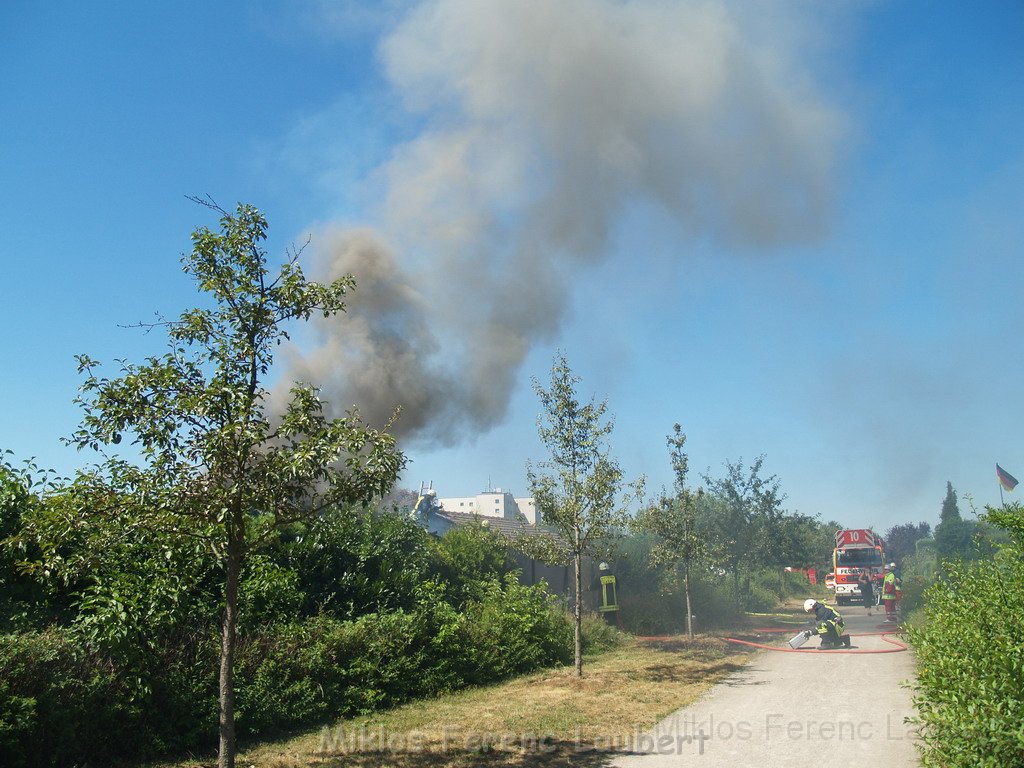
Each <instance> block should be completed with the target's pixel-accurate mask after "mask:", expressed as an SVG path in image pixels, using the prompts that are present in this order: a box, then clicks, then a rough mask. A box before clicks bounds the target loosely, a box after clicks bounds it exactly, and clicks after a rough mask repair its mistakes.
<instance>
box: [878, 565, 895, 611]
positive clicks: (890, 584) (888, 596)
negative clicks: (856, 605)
mask: <svg viewBox="0 0 1024 768" xmlns="http://www.w3.org/2000/svg"><path fill="white" fill-rule="evenodd" d="M895 567H896V564H895V563H890V564H889V565H887V566H885V568H884V569H883V570H882V572H883V573H884V574H885V577H884V578H883V579H882V604H883V605H884V606H885V620H886V621H896V597H897V594H896V588H897V582H898V581H899V579H897V578H896V572H895Z"/></svg>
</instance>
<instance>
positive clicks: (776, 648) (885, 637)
mask: <svg viewBox="0 0 1024 768" xmlns="http://www.w3.org/2000/svg"><path fill="white" fill-rule="evenodd" d="M879 629H886V630H888V631H885V632H858V633H857V634H851V635H850V637H881V638H882V641H883V642H886V643H889V644H890V645H894V646H897V647H895V648H845V649H844V648H834V649H827V650H824V649H818V648H780V647H779V646H777V645H766V644H764V643H754V642H751V641H749V640H739V639H737V638H735V637H727V638H725V640H726V642H728V643H736V644H737V645H747V646H750V647H751V648H763V649H765V650H767V651H781V652H782V653H807V652H809V651H818V650H823V652H824V653H902V652H903V651H906V650H909V648H908V646H907V645H906V644H905V643H902V642H900V641H899V640H892V639H890V636H891V635H895V634H897V633H898V632H899V630H898V629H890V628H888V627H879ZM753 631H754V632H765V633H768V632H789V631H790V630H788V629H780V628H777V627H761V628H759V629H754V630H753Z"/></svg>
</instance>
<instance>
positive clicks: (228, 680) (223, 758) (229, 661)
mask: <svg viewBox="0 0 1024 768" xmlns="http://www.w3.org/2000/svg"><path fill="white" fill-rule="evenodd" d="M225 566H226V568H227V574H226V578H225V582H224V623H223V625H222V627H221V636H220V749H219V751H218V753H217V754H218V758H217V766H218V768H235V678H234V670H235V639H236V636H235V626H236V623H237V619H238V578H239V574H240V572H241V570H242V547H241V542H237V541H233V542H230V543H229V544H228V552H227V561H226V563H225Z"/></svg>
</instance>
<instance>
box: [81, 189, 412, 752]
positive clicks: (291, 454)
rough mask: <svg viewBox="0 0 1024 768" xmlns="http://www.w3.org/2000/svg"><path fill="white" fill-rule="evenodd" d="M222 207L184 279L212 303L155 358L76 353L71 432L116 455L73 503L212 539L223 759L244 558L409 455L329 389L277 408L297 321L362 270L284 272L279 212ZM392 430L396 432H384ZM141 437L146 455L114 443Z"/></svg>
mask: <svg viewBox="0 0 1024 768" xmlns="http://www.w3.org/2000/svg"><path fill="white" fill-rule="evenodd" d="M196 202H200V203H202V204H204V205H206V206H207V207H209V208H211V209H213V210H215V211H216V212H217V213H218V214H220V231H219V232H213V231H210V230H209V229H207V228H205V227H204V228H201V229H198V230H197V231H196V232H194V233H193V235H192V244H193V248H192V252H191V253H190V254H187V255H185V256H184V257H183V258H182V263H183V267H184V270H185V272H186V273H188V274H189V275H190V276H192V277H193V278H194V279H195V281H196V284H197V287H198V289H199V290H200V291H201V292H202V293H204V294H206V296H207V298H208V300H209V301H207V302H206V304H205V305H204V306H203V307H200V308H196V309H191V310H188V311H186V312H184V313H183V314H182V315H181V316H180V318H179V319H178V320H175V321H166V322H164V321H162V322H159V323H154V324H152V325H150V326H146V327H147V328H148V329H152V328H154V327H163V328H164V329H165V330H166V333H167V336H168V347H169V349H168V351H167V352H166V353H165V354H164V355H163V356H162V357H150V358H148V359H147V360H146V361H145V362H144V363H142V364H132V363H127V362H123V361H122V362H121V370H120V375H119V376H117V377H116V378H102V377H100V376H99V375H98V374H97V373H96V372H95V371H96V369H97V367H98V365H99V364H98V363H97V362H96V361H94V360H92V359H90V358H89V357H87V356H84V355H83V356H80V357H79V371H80V372H82V373H84V374H85V375H86V379H85V382H84V384H83V385H82V388H81V395H80V397H79V399H78V402H79V404H80V405H81V406H82V408H83V410H84V417H83V420H82V425H81V427H80V429H79V430H78V431H77V432H76V433H75V434H74V436H73V437H72V439H71V442H72V443H74V444H76V445H77V446H78V447H79V448H85V447H91V448H93V449H96V450H98V451H100V452H101V454H102V455H103V461H102V462H101V463H100V464H98V465H97V466H96V467H95V468H93V469H92V470H89V471H87V472H83V473H82V474H81V475H80V476H79V478H78V480H77V481H76V484H75V487H76V489H77V491H76V494H75V497H74V498H76V499H80V500H83V501H81V502H80V504H79V508H78V509H77V510H76V512H77V514H79V515H81V516H82V517H83V524H86V523H87V518H88V517H89V516H92V515H98V516H101V517H104V518H105V519H106V520H110V519H113V520H114V521H115V522H118V521H120V523H121V524H123V525H132V526H142V527H148V528H150V529H151V530H153V531H157V532H160V531H164V532H166V533H167V535H168V536H176V537H180V536H183V535H186V536H194V537H196V538H197V539H198V540H201V541H202V542H204V543H205V545H206V546H207V547H208V548H209V550H210V551H212V552H213V554H214V555H215V556H216V558H217V559H218V560H219V562H220V564H221V567H222V568H223V574H224V577H223V578H224V582H223V620H222V626H221V648H220V675H219V690H220V716H219V721H220V723H219V728H220V751H219V765H220V766H221V768H229V767H230V766H233V765H234V761H235V722H234V717H235V712H234V656H235V646H236V639H237V631H236V625H237V620H238V611H239V594H238V586H239V575H240V573H241V571H242V567H243V565H244V562H245V560H246V557H247V556H248V555H249V553H251V552H252V551H253V550H255V549H256V548H258V547H260V545H261V544H263V543H264V542H266V541H268V540H269V539H270V538H272V537H273V536H275V535H276V532H277V529H278V528H279V527H281V526H285V525H289V524H291V523H294V522H297V521H308V520H310V519H312V518H314V517H316V516H317V515H319V514H320V513H321V512H322V511H323V510H325V509H327V508H328V507H331V506H334V505H339V504H347V503H354V502H364V501H367V500H369V499H371V498H372V497H374V496H375V495H379V494H383V493H385V492H386V491H388V490H389V489H390V488H391V487H392V485H393V484H394V482H395V480H396V478H397V476H398V474H399V473H400V471H401V469H402V467H403V465H404V458H403V456H402V454H401V453H400V452H399V451H398V450H397V449H396V447H395V443H394V439H393V438H392V436H391V435H390V434H388V433H387V432H386V431H378V430H375V429H371V428H369V427H367V426H366V425H364V424H363V423H362V422H361V421H360V420H359V417H358V414H357V413H355V412H350V413H349V414H347V415H346V416H345V417H344V418H336V419H331V418H327V416H326V415H325V413H324V407H323V403H322V402H321V401H320V399H319V397H318V392H317V390H316V389H315V388H314V387H312V386H310V385H308V384H296V385H295V386H293V387H292V390H291V398H290V400H289V402H288V403H287V406H286V408H285V411H284V413H283V415H279V418H275V416H274V415H273V414H271V413H269V412H268V394H269V393H268V390H267V389H266V387H265V385H264V379H265V378H266V377H267V375H268V373H269V371H270V368H271V364H272V361H273V351H274V349H275V347H276V346H277V345H278V344H280V343H281V342H282V341H283V340H284V339H287V338H288V334H287V330H286V326H287V324H289V323H291V322H293V321H302V320H307V319H309V317H310V316H311V315H312V314H313V313H314V312H316V313H322V314H323V315H324V316H325V317H326V316H329V315H332V314H336V313H338V312H343V311H344V310H345V303H344V301H343V297H344V296H345V294H346V292H347V291H349V290H350V289H352V288H353V287H354V281H353V279H352V278H351V277H343V278H340V279H338V280H335V281H334V282H332V283H331V284H329V285H323V284H319V283H315V282H310V281H307V280H306V279H305V278H304V276H303V273H302V269H301V267H300V266H299V264H298V256H299V252H295V251H292V252H291V253H289V257H288V258H287V260H286V261H285V263H284V264H283V265H282V266H281V267H280V269H279V271H277V273H276V274H271V273H270V271H269V270H268V268H267V256H266V253H265V251H264V250H263V248H262V246H261V243H262V242H263V241H264V240H265V238H266V230H267V222H266V220H265V219H264V217H263V215H262V214H261V213H260V212H259V211H258V210H256V209H255V208H253V207H252V206H249V205H239V206H238V208H237V210H236V211H235V212H234V213H228V212H227V211H225V210H223V209H221V208H220V207H218V206H216V205H215V204H213V203H212V202H207V201H202V200H197V201H196ZM385 430H386V427H385ZM122 435H129V436H132V437H133V440H132V443H133V445H135V446H136V447H137V451H138V455H139V457H140V458H141V461H138V462H134V461H129V460H127V459H124V458H120V457H117V456H115V455H112V454H110V453H108V451H109V450H111V449H110V448H109V447H110V446H111V445H115V444H118V443H120V442H121V440H122Z"/></svg>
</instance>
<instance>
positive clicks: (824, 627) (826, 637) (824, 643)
mask: <svg viewBox="0 0 1024 768" xmlns="http://www.w3.org/2000/svg"><path fill="white" fill-rule="evenodd" d="M804 610H805V611H806V612H807V613H814V629H813V630H811V629H809V630H807V636H808V637H810V636H811V635H812V634H815V633H817V635H818V637H820V638H821V647H822V648H823V649H826V650H827V649H830V648H839V647H842V646H845V647H847V648H849V647H850V636H849V635H844V634H843V628H844V626H845V625H844V623H843V617H842V616H840V615H839V611H837V610H836V609H835V608H832V607H830V606H828V605H825V604H824V603H819V602H818V601H817V600H815V599H814V598H811V597H809V598H807V599H806V600H804Z"/></svg>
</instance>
